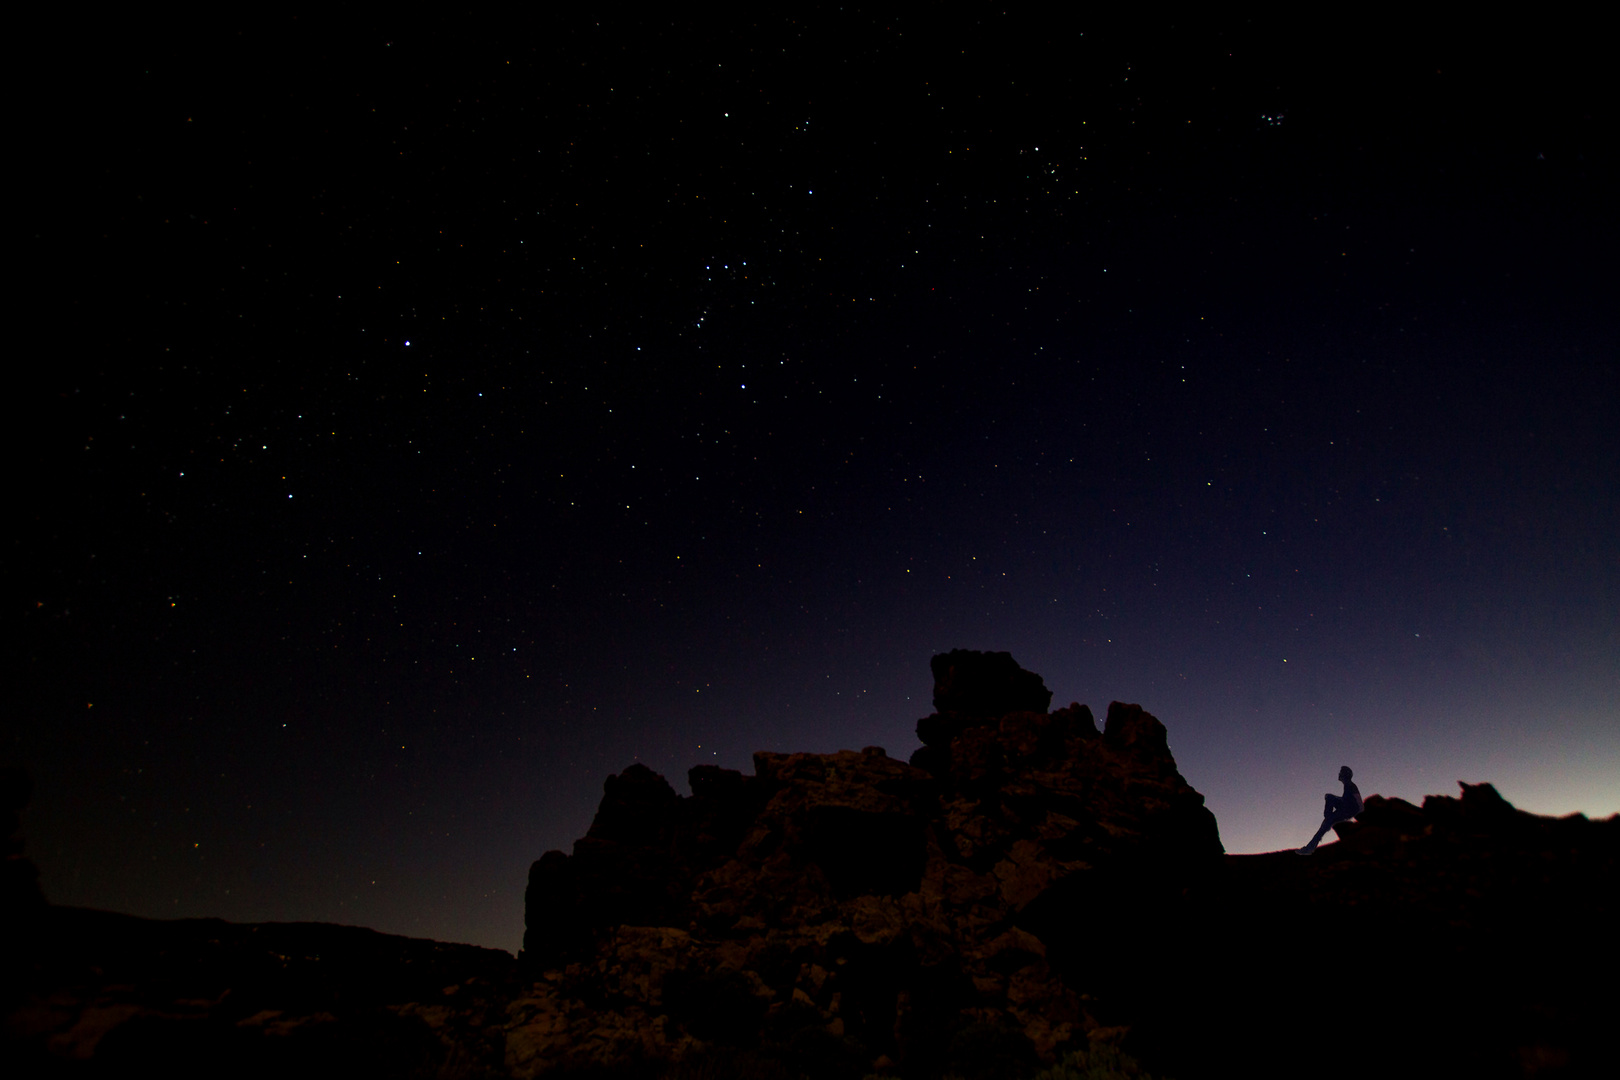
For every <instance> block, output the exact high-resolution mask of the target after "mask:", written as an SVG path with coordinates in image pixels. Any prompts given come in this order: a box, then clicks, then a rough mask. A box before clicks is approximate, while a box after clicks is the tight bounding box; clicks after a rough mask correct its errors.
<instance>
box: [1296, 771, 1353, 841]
mask: <svg viewBox="0 0 1620 1080" xmlns="http://www.w3.org/2000/svg"><path fill="white" fill-rule="evenodd" d="M1352 775H1353V774H1352V773H1351V772H1350V766H1348V765H1341V766H1339V780H1340V781H1341V782H1342V783H1343V784H1344V794H1343V795H1333V794H1331V793H1330V794H1328V795H1325V796H1324V798H1325V799H1326V800H1327V802H1326V804H1325V805H1324V806H1323V807H1322V827H1321V828H1320V829H1317V830H1316V835H1315V836H1313V837H1311V842H1310V843H1308V844H1306V845H1305V846H1304V847H1302V848H1300V849H1299V854H1301V855H1309V854H1310V853H1311V852H1313V851H1315V850H1316V845H1317V844H1319V843H1321V841H1322V837H1324V836H1326V835H1327V831H1328V830H1329V829H1331V828H1333V826H1334V825H1335V824H1337V823H1338V822H1341V821H1349V820H1350V819H1351V818H1353V817H1355V816H1356V815H1357V814H1359V813H1361V807H1362V802H1361V789H1360V788H1358V787H1356V785H1355V784H1353V783H1351V782H1350V777H1351V776H1352Z"/></svg>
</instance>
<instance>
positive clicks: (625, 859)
mask: <svg viewBox="0 0 1620 1080" xmlns="http://www.w3.org/2000/svg"><path fill="white" fill-rule="evenodd" d="M933 672H934V676H935V684H936V685H935V706H936V709H938V711H937V712H935V713H934V714H932V715H931V716H928V717H925V718H924V719H922V720H920V721H919V722H918V725H917V730H918V735H919V738H920V739H921V741H922V742H923V744H924V745H923V747H922V748H921V749H919V750H918V751H917V753H916V754H914V755H912V760H911V762H910V763H907V762H903V761H899V760H896V759H894V758H891V757H889V756H888V755H887V754H886V753H885V752H884V751H883V750H881V749H879V748H877V747H868V748H866V749H865V750H862V751H859V752H854V751H842V752H839V753H836V754H803V753H801V754H776V753H760V754H756V755H755V760H754V766H755V767H754V774H753V775H752V776H748V775H743V774H741V773H738V772H734V771H730V770H725V769H718V768H714V767H712V766H699V767H697V768H694V769H693V770H692V771H691V772H690V773H689V781H690V784H691V790H692V794H691V796H689V797H682V796H679V795H677V794H676V793H675V791H674V790H673V788H672V787H671V786H670V785H669V783H668V782H667V781H666V780H665V779H664V778H663V777H661V776H659V775H658V774H657V773H654V772H653V771H651V770H650V769H647V768H646V767H644V766H640V765H634V766H631V767H630V768H629V769H627V770H625V772H623V773H621V774H619V775H617V776H613V777H609V778H608V780H607V783H606V785H605V790H604V795H603V799H602V804H601V807H600V809H599V810H598V812H597V815H596V818H595V820H594V821H593V822H592V824H591V826H590V829H589V831H588V832H587V834H586V835H585V836H584V837H583V838H581V839H580V840H579V841H578V842H577V843H576V844H575V845H574V849H573V851H572V852H571V853H563V852H557V851H554V852H548V853H546V854H545V855H544V856H543V857H542V858H541V859H539V860H538V861H537V862H536V863H535V864H534V866H533V867H532V868H531V870H530V874H529V886H528V893H527V900H526V904H527V908H526V912H527V926H528V929H527V932H526V934H525V939H524V949H523V951H522V953H521V954H520V956H519V958H518V959H517V960H516V961H513V960H512V959H511V958H510V957H509V956H507V955H506V954H502V953H498V952H493V951H491V950H480V949H473V948H471V947H469V946H441V945H439V944H438V943H434V942H420V941H411V940H409V939H403V938H390V937H387V936H385V935H378V934H372V933H371V932H369V931H363V930H357V929H353V928H335V927H323V926H318V925H309V924H305V925H282V926H276V925H264V926H231V925H229V924H224V923H219V922H216V921H213V920H190V921H184V922H179V923H158V922H149V921H144V920H134V919H129V918H128V917H125V916H112V915H107V914H105V913H97V912H84V911H75V910H72V909H62V908H49V909H37V910H36V909H34V908H28V909H27V910H28V911H30V912H36V913H35V914H23V915H19V916H17V917H16V920H14V925H13V926H12V927H11V929H12V930H14V931H18V930H21V929H22V927H21V925H20V924H21V923H25V922H26V923H28V924H30V926H31V928H32V929H31V930H30V931H29V932H28V934H27V936H26V937H25V938H24V937H17V938H14V945H13V946H12V947H13V948H14V949H18V950H20V951H18V952H17V953H16V954H15V955H17V956H20V957H21V958H22V960H23V961H24V962H22V963H19V964H18V965H16V966H15V970H16V971H18V972H19V975H18V977H17V978H16V979H15V980H14V981H13V982H12V983H11V984H10V985H8V988H7V998H6V1010H7V1012H8V1014H9V1015H8V1019H7V1026H6V1032H7V1035H6V1039H7V1050H8V1055H7V1056H8V1057H10V1058H13V1059H22V1060H27V1061H30V1062H31V1063H32V1064H33V1065H34V1066H36V1067H37V1068H38V1069H39V1070H42V1071H48V1070H52V1069H54V1070H56V1071H59V1072H61V1073H62V1074H63V1075H66V1073H67V1071H68V1070H70V1069H71V1070H73V1071H74V1075H79V1074H80V1072H82V1071H84V1070H90V1071H91V1072H94V1071H95V1070H97V1069H101V1070H102V1071H105V1072H108V1073H111V1072H116V1071H120V1070H125V1069H127V1068H129V1067H130V1066H131V1065H132V1064H139V1063H150V1062H154V1061H162V1062H164V1063H166V1067H169V1071H170V1073H171V1074H173V1075H179V1074H184V1073H185V1072H186V1071H187V1069H189V1068H192V1067H193V1066H195V1071H196V1072H197V1073H198V1075H201V1074H202V1073H203V1072H206V1071H208V1067H214V1068H217V1067H219V1066H221V1064H222V1063H226V1062H228V1063H230V1068H231V1070H232V1072H233V1073H235V1074H238V1075H241V1074H246V1075H259V1074H261V1073H262V1074H264V1075H270V1074H271V1073H272V1072H274V1073H275V1074H276V1075H283V1074H284V1073H285V1072H286V1071H287V1070H288V1069H292V1068H298V1067H304V1065H305V1064H308V1067H315V1065H319V1064H321V1063H323V1062H325V1063H330V1062H332V1061H338V1060H341V1061H344V1062H348V1063H351V1065H350V1066H346V1067H352V1068H354V1069H356V1070H358V1071H364V1072H366V1073H367V1074H368V1075H389V1074H397V1075H435V1074H437V1075H456V1076H512V1077H533V1076H539V1075H544V1074H551V1075H557V1076H563V1075H568V1076H583V1075H600V1076H625V1077H631V1076H634V1077H654V1076H666V1075H667V1076H692V1077H697V1076H704V1077H722V1076H739V1077H741V1076H751V1077H753V1076H771V1077H777V1076H780V1077H797V1076H807V1077H844V1076H847V1077H852V1078H859V1077H863V1076H866V1075H869V1074H871V1073H880V1074H884V1075H893V1076H897V1077H918V1078H923V1077H937V1076H941V1075H944V1074H946V1073H950V1074H954V1075H957V1076H961V1077H964V1078H975V1077H978V1078H987V1080H988V1078H991V1077H997V1078H1007V1080H1012V1078H1017V1077H1031V1076H1033V1075H1034V1074H1035V1073H1036V1072H1037V1071H1038V1070H1039V1069H1041V1068H1042V1067H1043V1064H1050V1063H1051V1062H1053V1061H1054V1060H1056V1059H1057V1058H1058V1057H1059V1056H1060V1055H1062V1054H1064V1053H1066V1052H1068V1051H1070V1050H1074V1049H1081V1050H1084V1049H1086V1048H1088V1047H1097V1048H1099V1053H1102V1051H1103V1050H1104V1049H1106V1048H1107V1047H1109V1046H1119V1047H1121V1048H1122V1049H1123V1050H1124V1051H1125V1052H1127V1053H1129V1054H1131V1055H1134V1056H1135V1057H1136V1058H1139V1059H1140V1060H1141V1062H1142V1063H1143V1065H1145V1066H1146V1067H1147V1068H1149V1069H1151V1070H1152V1071H1153V1072H1154V1073H1156V1074H1158V1073H1166V1074H1170V1075H1180V1076H1199V1075H1213V1074H1219V1075H1226V1074H1229V1073H1237V1072H1242V1073H1246V1074H1255V1075H1261V1076H1283V1075H1288V1076H1299V1075H1315V1076H1326V1077H1358V1078H1362V1077H1367V1076H1391V1075H1397V1076H1399V1075H1410V1076H1435V1075H1467V1076H1538V1077H1544V1076H1559V1075H1569V1076H1575V1075H1589V1074H1592V1073H1593V1072H1595V1071H1596V1069H1597V1065H1598V1063H1599V1062H1601V1061H1602V1060H1604V1059H1605V1056H1606V1055H1607V1054H1608V1053H1609V1051H1608V1049H1607V1046H1606V1045H1600V1041H1599V1036H1600V1033H1602V1032H1604V1031H1605V1030H1606V1028H1607V1026H1608V1024H1609V1023H1610V1022H1611V1019H1612V1016H1613V1015H1614V1009H1615V1004H1616V994H1615V991H1614V990H1613V989H1612V986H1613V982H1612V980H1610V979H1609V978H1608V973H1609V972H1610V971H1611V970H1612V961H1613V960H1614V958H1615V955H1616V948H1615V945H1616V931H1615V930H1614V928H1613V923H1614V920H1613V918H1612V913H1611V910H1610V909H1611V908H1612V907H1613V902H1612V895H1613V882H1614V881H1615V880H1616V878H1617V876H1620V875H1617V874H1616V869H1617V867H1616V862H1617V859H1616V855H1617V852H1620V819H1617V818H1609V819H1606V820H1603V821H1596V822H1594V821H1588V820H1587V819H1586V818H1584V817H1581V816H1579V815H1576V816H1573V817H1569V818H1560V819H1551V818H1544V817H1538V816H1535V815H1532V814H1527V813H1524V812H1522V811H1519V810H1516V809H1514V808H1513V807H1512V806H1510V805H1509V804H1508V803H1506V802H1505V801H1503V800H1502V799H1501V797H1500V796H1499V795H1498V794H1497V792H1496V790H1495V789H1494V788H1493V787H1491V786H1490V785H1489V784H1477V785H1470V784H1464V785H1463V786H1462V795H1461V797H1460V798H1447V797H1440V796H1431V797H1429V798H1428V799H1425V800H1424V803H1423V805H1422V806H1421V807H1417V806H1413V805H1411V804H1409V803H1405V802H1402V801H1401V800H1398V799H1384V798H1378V797H1373V798H1370V799H1368V800H1367V803H1366V807H1365V809H1364V811H1363V812H1362V814H1361V816H1360V818H1359V820H1357V821H1352V822H1343V823H1340V824H1339V825H1337V826H1335V831H1336V832H1337V834H1338V836H1339V839H1340V842H1339V843H1338V844H1335V845H1332V846H1330V847H1328V848H1324V849H1322V850H1321V851H1320V852H1318V853H1317V854H1316V855H1315V856H1314V857H1313V858H1311V859H1299V858H1296V857H1294V856H1293V854H1292V853H1291V852H1282V853H1277V854H1274V855H1241V856H1229V855H1224V854H1223V851H1222V847H1221V844H1220V840H1219V836H1218V833H1217V829H1216V823H1215V819H1214V817H1213V816H1212V815H1211V814H1210V812H1209V811H1208V810H1207V809H1206V808H1205V806H1204V804H1203V797H1202V796H1201V795H1199V794H1198V792H1196V791H1194V790H1193V789H1192V788H1191V787H1190V786H1189V785H1188V784H1187V782H1186V781H1185V780H1184V779H1183V778H1182V776H1181V774H1180V773H1179V772H1178V771H1177V769H1176V764H1175V761H1174V759H1173V757H1172V756H1171V754H1170V750H1169V745H1168V741H1167V738H1166V733H1165V729H1164V726H1163V725H1162V724H1160V723H1159V721H1158V720H1156V719H1155V718H1154V717H1153V716H1151V715H1149V714H1148V713H1146V712H1144V711H1143V710H1142V709H1141V708H1140V707H1139V706H1136V705H1127V704H1122V703H1119V702H1115V703H1113V704H1112V705H1110V706H1109V708H1108V712H1107V717H1106V720H1105V723H1104V725H1103V727H1102V730H1100V731H1099V730H1098V728H1097V725H1096V722H1095V720H1094V719H1093V716H1092V713H1091V711H1090V710H1089V709H1088V708H1086V707H1085V706H1084V705H1079V704H1073V705H1070V706H1069V707H1067V708H1064V709H1059V710H1057V711H1055V712H1047V711H1046V708H1047V706H1048V705H1049V703H1050V699H1051V694H1050V691H1048V690H1047V689H1046V688H1045V686H1044V684H1043V683H1042V681H1041V679H1040V677H1039V676H1037V675H1034V674H1033V673H1031V672H1027V671H1024V670H1023V669H1021V668H1019V667H1018V665H1017V664H1016V662H1014V661H1013V660H1012V658H1011V657H1010V656H1008V655H1007V654H1005V653H976V652H969V651H966V650H957V651H955V652H952V653H948V654H943V655H941V656H938V657H935V658H934V661H933ZM18 941H21V942H24V944H21V945H18V944H16V942H18ZM1593 973H1596V976H1597V977H1596V980H1595V982H1594V979H1593V978H1591V977H1589V976H1591V975H1592V974H1593ZM1107 1053H1108V1054H1110V1055H1115V1056H1113V1057H1110V1060H1115V1061H1118V1060H1124V1059H1120V1058H1118V1057H1117V1052H1116V1051H1114V1050H1108V1051H1107ZM323 1055H324V1056H323ZM81 1059H82V1060H81ZM1099 1060H1100V1058H1099ZM366 1062H369V1065H365V1063H366ZM188 1063H189V1064H188ZM301 1063H302V1064H301ZM310 1063H313V1064H310ZM205 1066H207V1067H205ZM363 1066H364V1067H363Z"/></svg>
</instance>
